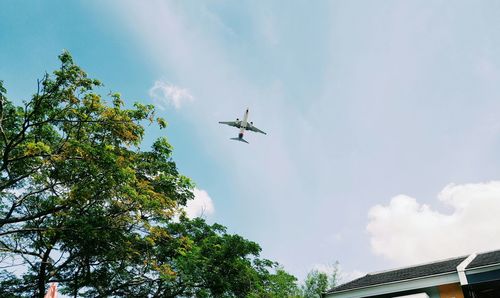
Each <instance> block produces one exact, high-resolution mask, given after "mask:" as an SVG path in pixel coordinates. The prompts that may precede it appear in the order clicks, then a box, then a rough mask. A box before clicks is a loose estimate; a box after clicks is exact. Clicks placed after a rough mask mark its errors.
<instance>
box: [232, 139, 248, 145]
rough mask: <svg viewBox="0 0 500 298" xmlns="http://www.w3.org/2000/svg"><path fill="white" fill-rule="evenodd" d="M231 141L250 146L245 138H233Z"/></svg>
mask: <svg viewBox="0 0 500 298" xmlns="http://www.w3.org/2000/svg"><path fill="white" fill-rule="evenodd" d="M231 140H235V141H240V142H243V143H247V144H249V143H248V142H247V141H246V140H245V139H244V138H231Z"/></svg>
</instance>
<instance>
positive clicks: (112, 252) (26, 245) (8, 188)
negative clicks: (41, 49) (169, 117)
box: [0, 52, 296, 297]
mask: <svg viewBox="0 0 500 298" xmlns="http://www.w3.org/2000/svg"><path fill="white" fill-rule="evenodd" d="M59 58H60V61H61V67H60V69H58V70H57V71H55V72H54V74H53V75H48V74H47V75H45V76H44V78H43V79H42V80H41V81H39V82H38V89H37V92H36V93H35V94H34V95H33V96H32V98H31V99H30V100H29V101H26V102H24V104H23V105H22V106H16V105H14V104H13V103H12V102H10V101H9V100H8V99H7V97H6V92H7V91H6V89H5V88H4V87H3V82H1V81H0V264H2V265H3V267H5V266H6V265H8V264H10V265H11V266H12V267H10V269H9V268H8V267H7V269H6V270H4V271H1V272H0V295H1V296H2V297H9V296H12V297H43V293H44V292H45V290H46V288H47V287H48V284H49V283H50V282H58V283H59V289H60V290H61V292H63V293H65V294H67V295H71V296H73V297H110V296H111V297H112V296H127V297H179V296H185V297H186V296H193V297H245V296H251V295H255V293H266V292H272V293H275V294H272V295H271V294H270V296H268V297H283V296H281V295H282V293H286V295H288V293H291V292H287V291H288V289H287V287H289V288H292V289H294V287H295V288H296V285H295V278H294V277H293V276H291V275H289V274H287V273H286V272H284V271H283V270H282V269H280V268H278V269H277V270H276V272H275V273H271V272H270V271H269V270H272V269H273V268H275V267H276V264H275V263H274V262H271V261H268V260H264V259H260V258H258V256H259V253H260V247H259V245H258V244H256V243H254V242H251V241H248V240H246V239H244V238H242V237H241V236H238V235H230V234H227V233H226V231H225V228H224V227H223V226H220V225H217V224H215V225H208V224H206V223H205V222H204V221H203V220H201V219H195V220H190V219H187V218H185V217H184V216H180V218H177V217H176V215H177V214H179V208H180V207H181V206H184V205H185V204H186V202H187V201H188V200H190V199H192V198H193V194H192V188H193V184H192V182H191V181H190V180H189V179H188V178H186V177H185V176H183V175H181V174H180V173H179V172H178V171H177V168H176V164H175V163H174V161H173V160H172V157H171V154H172V147H171V146H170V144H169V143H168V141H167V140H166V139H165V138H159V139H157V140H156V141H155V142H154V143H153V145H152V148H151V150H150V151H143V150H141V149H140V148H139V145H140V143H141V141H142V139H143V136H144V123H147V122H149V123H153V122H155V123H157V124H158V125H159V126H160V127H161V128H164V127H165V126H166V122H165V121H164V120H163V119H161V118H157V117H155V115H154V107H153V106H151V105H143V104H135V105H134V106H133V107H132V108H128V109H127V108H125V107H124V102H123V100H122V99H121V96H120V95H119V94H111V95H110V101H111V105H108V104H107V103H106V101H105V100H104V99H103V98H102V97H101V95H99V94H98V93H96V92H95V91H94V89H96V88H97V87H99V86H101V83H100V82H99V81H97V80H94V79H90V78H88V77H87V75H86V73H85V72H84V71H83V70H82V69H81V68H80V67H78V66H77V65H75V64H74V62H73V59H72V57H71V56H70V55H69V53H67V52H64V53H62V54H61V55H60V56H59ZM20 267H22V268H23V271H22V272H21V273H20V271H19V270H18V269H19V268H20ZM273 295H274V296H273ZM262 297H264V296H262Z"/></svg>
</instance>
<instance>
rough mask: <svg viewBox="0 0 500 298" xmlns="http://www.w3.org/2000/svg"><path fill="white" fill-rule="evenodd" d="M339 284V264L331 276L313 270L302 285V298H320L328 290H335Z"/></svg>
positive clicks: (336, 264) (335, 266) (334, 267)
mask: <svg viewBox="0 0 500 298" xmlns="http://www.w3.org/2000/svg"><path fill="white" fill-rule="evenodd" d="M338 283H339V267H338V262H336V263H335V264H334V266H333V270H332V272H331V273H330V274H327V273H325V272H320V271H318V270H311V271H310V272H309V273H308V274H307V277H306V279H305V281H304V284H303V285H302V297H304V298H320V297H322V296H321V295H322V294H323V293H325V292H326V291H327V290H329V289H331V288H334V287H335V286H337V285H338Z"/></svg>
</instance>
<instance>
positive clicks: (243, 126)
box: [219, 108, 267, 144]
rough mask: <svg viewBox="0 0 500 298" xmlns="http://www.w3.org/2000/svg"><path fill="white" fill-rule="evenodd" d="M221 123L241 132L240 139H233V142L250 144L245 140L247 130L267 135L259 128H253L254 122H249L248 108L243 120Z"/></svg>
mask: <svg viewBox="0 0 500 298" xmlns="http://www.w3.org/2000/svg"><path fill="white" fill-rule="evenodd" d="M219 123H220V124H226V125H229V126H233V127H236V128H239V129H240V132H239V133H238V137H237V138H231V140H235V141H240V142H244V143H247V144H248V142H247V141H246V140H245V139H244V138H243V133H244V132H245V130H251V131H254V132H260V133H262V134H265V135H267V133H265V132H263V131H262V130H260V129H258V128H257V127H255V126H253V122H248V108H247V110H246V111H245V115H243V120H240V119H238V118H236V121H219Z"/></svg>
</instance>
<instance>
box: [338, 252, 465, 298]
mask: <svg viewBox="0 0 500 298" xmlns="http://www.w3.org/2000/svg"><path fill="white" fill-rule="evenodd" d="M465 258H466V257H459V258H454V259H449V260H445V261H439V262H434V263H429V264H424V265H418V266H413V267H407V268H402V269H396V270H390V271H384V272H378V273H370V274H367V275H365V276H363V277H361V278H358V279H355V280H353V281H350V282H348V283H345V284H343V285H340V286H338V287H335V288H333V289H331V290H330V291H328V292H329V293H333V292H340V291H345V290H351V289H357V288H363V287H369V286H374V285H379V284H385V283H390V282H397V281H403V280H408V279H414V278H420V277H425V276H433V275H438V274H443V273H449V272H456V270H457V266H458V265H459V264H460V263H461V262H462V261H463V260H465Z"/></svg>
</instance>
